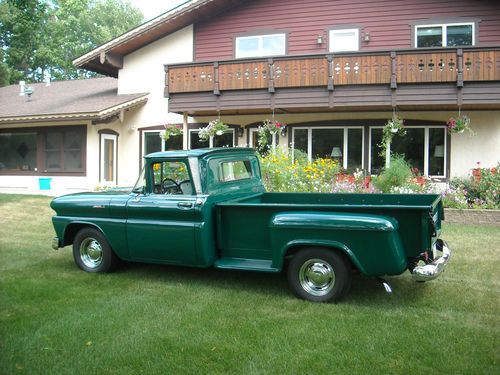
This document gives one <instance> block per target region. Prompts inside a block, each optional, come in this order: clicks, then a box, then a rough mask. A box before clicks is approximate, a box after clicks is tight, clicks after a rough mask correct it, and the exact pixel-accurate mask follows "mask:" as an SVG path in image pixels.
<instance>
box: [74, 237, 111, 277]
mask: <svg viewBox="0 0 500 375" xmlns="http://www.w3.org/2000/svg"><path fill="white" fill-rule="evenodd" d="M73 258H74V259H75V263H76V265H77V266H78V267H80V268H81V269H82V270H84V271H86V272H111V271H112V270H113V269H114V268H115V267H116V265H117V263H118V258H117V257H116V255H115V253H114V252H113V250H112V249H111V246H109V243H108V241H107V240H106V238H105V237H104V235H103V234H102V233H101V232H100V231H99V230H97V229H94V228H83V229H81V230H80V231H79V232H78V233H77V234H76V236H75V240H74V241H73Z"/></svg>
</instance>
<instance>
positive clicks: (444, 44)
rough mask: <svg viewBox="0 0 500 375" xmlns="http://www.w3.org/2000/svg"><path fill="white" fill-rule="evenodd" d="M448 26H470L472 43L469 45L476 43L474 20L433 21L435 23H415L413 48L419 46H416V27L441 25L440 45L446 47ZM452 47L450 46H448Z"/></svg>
mask: <svg viewBox="0 0 500 375" xmlns="http://www.w3.org/2000/svg"><path fill="white" fill-rule="evenodd" d="M448 26H472V44H471V46H474V45H475V44H476V24H475V22H456V23H435V24H428V25H415V33H414V34H415V48H420V47H419V46H418V29H419V28H424V27H441V30H442V35H443V37H442V39H441V47H447V44H448V35H447V34H448V33H447V30H446V29H447V27H448ZM450 48H452V47H450Z"/></svg>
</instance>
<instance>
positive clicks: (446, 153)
mask: <svg viewBox="0 0 500 375" xmlns="http://www.w3.org/2000/svg"><path fill="white" fill-rule="evenodd" d="M383 128H384V127H383V126H370V134H369V135H368V142H369V143H368V150H369V152H368V168H367V171H368V173H369V174H372V171H371V169H372V153H371V148H372V130H373V129H383ZM411 128H412V129H424V171H423V172H424V173H423V175H424V176H427V177H429V178H438V179H447V178H448V168H447V166H448V157H449V143H448V134H447V132H446V126H443V125H415V126H411ZM429 129H442V130H443V132H444V158H443V175H429V168H430V153H429V142H430V137H429ZM389 150H390V147H389ZM389 165H390V161H389Z"/></svg>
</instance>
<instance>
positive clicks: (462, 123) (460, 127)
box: [446, 115, 474, 134]
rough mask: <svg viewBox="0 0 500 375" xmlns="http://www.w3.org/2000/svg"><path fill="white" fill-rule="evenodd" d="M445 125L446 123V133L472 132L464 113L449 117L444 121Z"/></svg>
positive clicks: (468, 119)
mask: <svg viewBox="0 0 500 375" xmlns="http://www.w3.org/2000/svg"><path fill="white" fill-rule="evenodd" d="M446 125H448V133H450V134H461V133H463V132H465V131H467V132H469V133H471V134H474V132H473V131H472V129H471V128H470V118H469V117H468V116H466V115H458V117H456V118H455V117H450V118H449V120H448V121H446Z"/></svg>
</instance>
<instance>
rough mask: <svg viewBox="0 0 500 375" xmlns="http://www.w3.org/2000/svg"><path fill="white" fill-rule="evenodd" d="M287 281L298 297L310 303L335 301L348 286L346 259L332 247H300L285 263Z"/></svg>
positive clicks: (349, 283)
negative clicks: (330, 248) (287, 264)
mask: <svg viewBox="0 0 500 375" xmlns="http://www.w3.org/2000/svg"><path fill="white" fill-rule="evenodd" d="M288 283H289V284H290V286H291V288H292V289H293V291H294V292H295V294H297V296H299V297H300V298H303V299H306V300H309V301H313V302H334V301H337V300H338V299H340V298H341V297H342V296H343V295H345V293H346V292H347V290H348V289H349V287H350V285H351V271H350V264H349V260H348V259H347V258H346V257H345V255H343V254H341V253H338V252H336V251H334V250H329V249H321V248H308V249H303V250H301V251H300V252H298V253H297V254H296V255H295V256H294V257H293V258H292V260H291V262H290V264H289V266H288Z"/></svg>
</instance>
